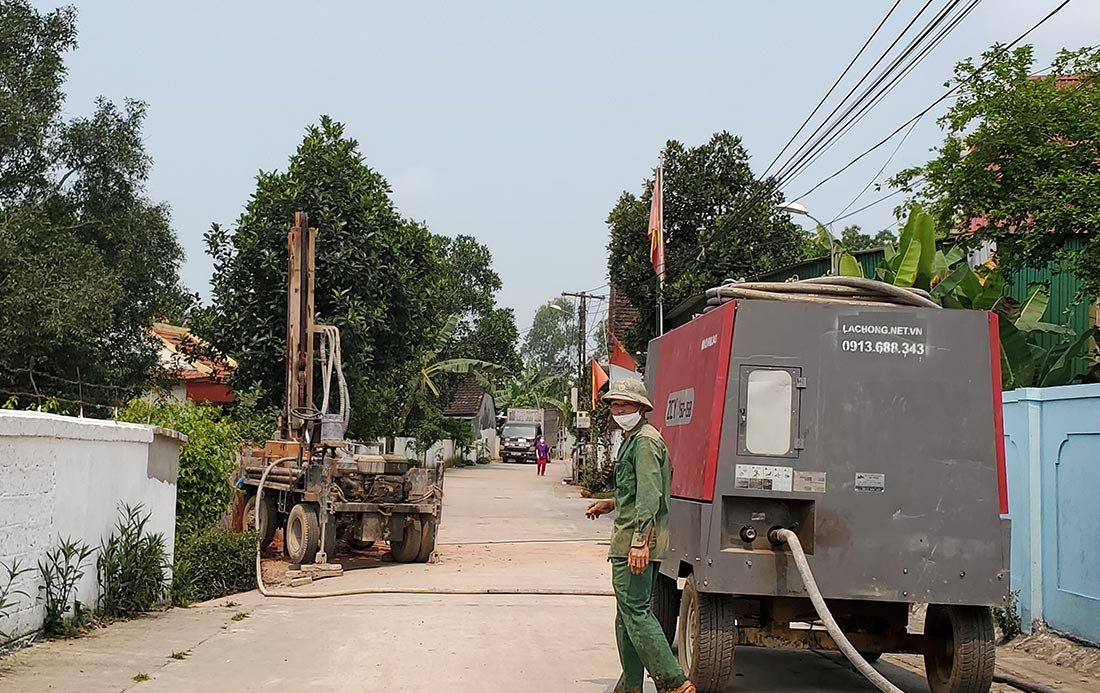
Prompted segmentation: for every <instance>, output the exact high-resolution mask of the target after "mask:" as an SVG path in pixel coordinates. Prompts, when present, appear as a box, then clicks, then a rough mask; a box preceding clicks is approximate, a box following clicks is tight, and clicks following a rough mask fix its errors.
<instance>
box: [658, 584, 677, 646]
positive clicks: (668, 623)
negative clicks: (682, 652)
mask: <svg viewBox="0 0 1100 693" xmlns="http://www.w3.org/2000/svg"><path fill="white" fill-rule="evenodd" d="M653 615H654V616H656V617H657V622H658V623H660V624H661V630H663V631H664V632H665V638H666V639H667V640H668V644H669V646H670V647H671V646H672V641H673V639H675V637H676V619H677V618H678V617H679V616H680V590H678V589H676V580H674V579H673V578H670V577H666V576H664V575H661V574H660V573H658V574H657V581H656V582H655V583H654V585H653Z"/></svg>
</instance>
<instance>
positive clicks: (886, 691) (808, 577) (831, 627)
mask: <svg viewBox="0 0 1100 693" xmlns="http://www.w3.org/2000/svg"><path fill="white" fill-rule="evenodd" d="M769 538H770V539H772V540H773V541H778V542H781V543H784V544H786V545H787V546H789V547H790V549H791V556H792V557H793V558H794V564H795V567H796V568H797V569H798V574H799V575H800V576H801V577H802V584H803V586H805V588H806V593H807V594H809V595H810V601H811V602H812V603H813V605H814V610H815V611H817V616H818V618H820V619H821V622H822V623H824V624H825V629H826V630H827V631H829V635H830V636H832V638H833V641H834V642H836V645H837V648H839V649H840V651H841V652H842V653H843V654H844V656H845V657H847V658H848V661H850V662H851V663H852V665H853V666H855V668H856V671H858V672H859V673H861V674H863V676H864V677H866V679H867V680H868V681H870V682H871V683H873V684H874V685H875V688H878V689H879V690H880V691H883V693H903V691H902V690H901V689H900V688H898V687H897V686H895V685H894V684H892V683H890V682H889V681H887V680H886V678H885V677H884V676H883V675H882V674H880V673H878V672H877V671H875V669H874V667H872V666H871V665H870V664H868V663H867V660H865V659H864V658H863V657H861V656H860V654H859V652H858V651H856V648H854V647H852V643H850V642H848V638H846V637H845V636H844V631H842V630H841V629H840V625H839V624H837V622H836V619H834V618H833V614H832V613H831V612H830V611H829V607H827V606H826V605H825V598H824V597H822V596H821V590H819V589H818V588H817V581H816V580H814V574H813V573H812V572H811V571H810V563H809V562H808V561H807V560H806V553H805V552H804V551H803V550H802V543H801V542H799V541H798V536H797V535H796V534H795V533H794V532H792V531H791V530H789V529H779V530H773V532H772V533H771V534H770V535H769Z"/></svg>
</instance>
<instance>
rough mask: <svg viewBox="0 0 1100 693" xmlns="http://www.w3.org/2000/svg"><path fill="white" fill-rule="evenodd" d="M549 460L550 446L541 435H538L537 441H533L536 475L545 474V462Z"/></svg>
mask: <svg viewBox="0 0 1100 693" xmlns="http://www.w3.org/2000/svg"><path fill="white" fill-rule="evenodd" d="M549 461H550V446H549V445H547V444H546V441H545V440H543V439H542V436H539V437H538V441H537V442H536V443H535V462H537V463H538V465H539V466H538V470H537V471H538V475H539V476H546V463H547V462H549Z"/></svg>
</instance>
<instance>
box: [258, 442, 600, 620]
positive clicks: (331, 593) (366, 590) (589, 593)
mask: <svg viewBox="0 0 1100 693" xmlns="http://www.w3.org/2000/svg"><path fill="white" fill-rule="evenodd" d="M296 459H297V458H296V457H281V458H279V459H277V460H275V461H274V462H272V463H271V464H269V465H267V467H265V468H264V473H263V474H262V475H260V484H259V486H257V488H256V517H257V525H258V524H259V518H260V508H262V507H263V504H262V503H263V499H264V484H265V483H266V482H267V475H268V472H270V471H271V470H272V468H274V467H275V466H276V465H278V464H282V463H283V462H288V461H291V460H296ZM258 534H259V536H258V537H257V540H256V589H258V590H259V591H260V594H262V595H263V596H265V597H284V598H287V599H323V598H325V597H351V596H355V595H360V594H440V595H442V594H445V595H478V594H497V595H530V596H540V597H541V596H568V597H613V596H615V593H614V592H613V591H611V590H552V589H500V588H492V587H487V588H483V589H451V588H445V587H444V588H440V587H361V588H357V589H349V590H328V591H325V592H287V591H285V590H272V589H268V587H267V585H265V584H264V574H263V563H262V560H261V551H262V548H261V546H260V544H261V541H262V539H263V533H262V532H259V533H258Z"/></svg>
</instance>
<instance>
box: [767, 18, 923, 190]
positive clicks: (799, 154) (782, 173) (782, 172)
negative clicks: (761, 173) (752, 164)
mask: <svg viewBox="0 0 1100 693" xmlns="http://www.w3.org/2000/svg"><path fill="white" fill-rule="evenodd" d="M932 2H933V0H927V2H925V3H924V6H923V7H921V8H920V10H918V11H917V13H916V14H915V15H914V16H913V18H912V19H910V20H909V23H908V24H906V25H905V28H904V29H902V30H901V33H900V34H898V35H897V37H896V38H895V39H894V40H893V41H892V42H891V43H890V45H889V46H887V47H886V50H885V51H883V52H882V55H880V56H879V58H878V60H876V61H875V62H874V64H872V65H871V67H870V68H868V69H867V71H866V72H865V73H863V76H862V77H860V78H859V81H857V82H856V83H855V84H854V85H852V88H851V89H849V90H848V93H847V94H845V95H844V97H843V98H842V99H841V100H840V102H839V103H837V105H836V106H834V107H833V110H832V111H831V112H830V113H829V115H827V116H825V120H823V121H822V122H821V124H820V125H818V126H817V128H816V129H815V130H814V131H813V132H812V133H810V136H809V137H808V138H807V141H806V142H805V143H803V145H802V146H801V147H799V149H797V150H796V151H795V152H794V154H792V155H791V156H790V157H789V158H788V159H787V163H785V164H784V165H783V166H782V167H781V168H780V169H779V173H778V174H777V175H776V178H778V179H780V180H782V179H783V178H785V177H786V176H787V174H788V173H789V171H790V170H791V169H792V168H793V167H794V166H796V165H797V164H798V163H800V162H801V161H802V159H803V157H804V156H805V154H806V152H808V151H810V150H812V149H813V146H812V145H810V146H809V147H808V145H809V143H810V142H811V141H812V140H813V139H814V138H815V137H817V136H818V134H819V133H820V132H821V130H822V128H824V127H825V126H826V125H827V124H828V123H829V122H830V121H831V120H832V118H833V116H835V115H836V114H837V112H838V111H839V110H840V109H841V108H843V107H844V104H845V102H847V101H848V99H850V98H851V97H852V95H853V94H855V92H856V90H857V89H859V87H860V85H862V84H863V83H864V82H865V81H866V80H867V78H868V77H870V76H871V74H872V73H873V72H874V71H875V68H877V67H878V66H879V64H881V63H882V61H883V60H885V59H886V56H887V55H889V54H890V51H892V50H893V49H894V46H896V45H897V44H898V42H899V41H901V39H902V38H903V37H904V36H905V34H906V33H908V32H909V29H911V28H912V27H913V25H914V24H915V23H916V22H917V20H918V19H920V17H921V15H922V14H924V13H925V11H927V10H928V8H929V6H931V5H932ZM858 101H859V100H858V99H857V103H858Z"/></svg>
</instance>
